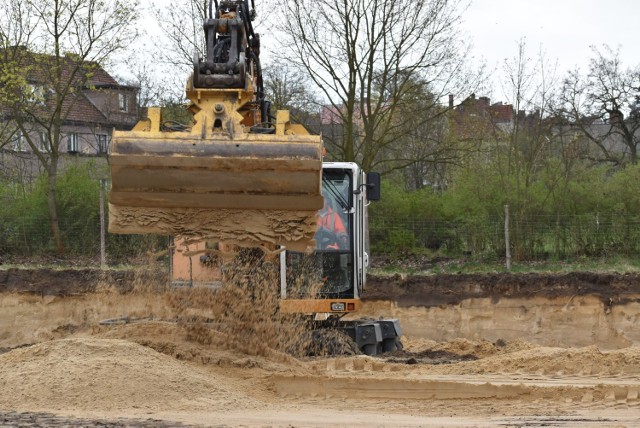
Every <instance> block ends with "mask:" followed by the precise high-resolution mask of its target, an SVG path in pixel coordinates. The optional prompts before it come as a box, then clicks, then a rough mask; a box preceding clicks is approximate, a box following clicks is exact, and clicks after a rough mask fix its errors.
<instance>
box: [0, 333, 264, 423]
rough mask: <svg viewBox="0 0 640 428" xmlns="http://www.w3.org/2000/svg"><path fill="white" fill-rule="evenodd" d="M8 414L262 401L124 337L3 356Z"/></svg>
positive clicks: (0, 401) (0, 383) (1, 399)
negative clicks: (37, 410) (47, 410)
mask: <svg viewBox="0 0 640 428" xmlns="http://www.w3.org/2000/svg"><path fill="white" fill-rule="evenodd" d="M0 389H2V394H0V408H3V409H29V410H33V409H34V408H38V409H49V410H61V409H70V408H71V409H77V410H91V409H102V410H106V411H110V410H119V409H132V408H133V409H149V410H152V411H154V410H170V409H176V410H179V409H183V408H189V409H206V408H210V407H211V406H215V407H216V408H217V409H220V410H223V409H234V408H237V406H238V405H240V404H241V405H242V406H243V407H245V408H247V407H254V406H255V405H256V404H257V403H256V402H255V400H253V399H251V398H250V397H248V396H247V395H246V394H244V393H242V391H239V390H238V388H237V385H234V384H233V383H232V382H231V381H230V380H229V379H226V378H223V377H221V376H220V375H216V374H214V373H211V372H210V371H207V370H204V369H202V368H199V367H197V366H194V365H191V364H189V363H185V362H181V361H178V360H176V359H175V358H172V357H169V356H166V355H163V354H160V353H158V352H156V351H154V350H152V349H150V348H147V347H144V346H141V345H138V344H135V343H132V342H128V341H124V340H117V339H96V338H74V339H63V340H57V341H52V342H44V343H40V344H37V345H34V346H31V347H26V348H19V349H14V350H13V351H10V352H8V353H5V354H2V355H0Z"/></svg>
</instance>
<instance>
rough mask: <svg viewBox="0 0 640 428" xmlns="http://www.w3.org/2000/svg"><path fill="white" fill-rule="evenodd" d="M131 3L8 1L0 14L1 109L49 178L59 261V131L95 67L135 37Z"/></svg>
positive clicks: (60, 246) (51, 209) (61, 0)
mask: <svg viewBox="0 0 640 428" xmlns="http://www.w3.org/2000/svg"><path fill="white" fill-rule="evenodd" d="M136 6H137V4H136V2H135V1H126V2H125V1H120V0H114V1H110V2H104V1H101V0H53V1H48V0H7V1H6V2H5V3H3V5H2V6H1V11H0V14H1V15H2V16H0V46H1V52H0V67H2V71H3V73H2V74H0V106H1V107H2V111H3V112H4V114H5V118H9V119H10V120H11V122H12V123H13V124H15V127H16V129H17V130H18V131H19V132H20V135H21V138H24V141H25V143H26V144H27V145H28V147H29V148H30V151H31V152H32V153H34V155H35V156H36V158H37V160H38V161H39V163H40V164H41V166H42V168H43V169H44V171H45V173H46V175H47V201H48V208H49V219H50V223H51V230H52V234H53V237H54V241H55V245H56V250H57V252H58V253H62V252H63V251H64V246H63V240H62V236H61V232H60V228H59V224H58V210H57V197H56V180H57V176H58V161H59V158H60V146H61V127H62V126H63V124H64V123H65V121H66V120H67V118H68V115H69V112H70V111H72V108H73V106H74V105H75V103H76V102H77V100H78V97H77V96H76V92H77V91H78V89H80V88H83V87H87V86H88V85H90V84H91V77H92V75H93V72H94V71H95V70H96V67H97V65H98V64H104V63H105V62H106V61H107V60H108V59H109V58H110V57H111V55H113V54H114V53H116V52H118V51H121V50H124V49H125V48H126V47H127V46H128V44H129V43H130V41H131V40H132V39H133V38H134V37H135V35H136V31H135V29H134V24H135V20H136V18H137V10H136Z"/></svg>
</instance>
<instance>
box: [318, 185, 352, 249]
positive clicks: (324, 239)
mask: <svg viewBox="0 0 640 428" xmlns="http://www.w3.org/2000/svg"><path fill="white" fill-rule="evenodd" d="M322 196H323V197H324V206H323V207H322V209H321V210H320V211H319V212H318V231H317V232H316V235H315V240H316V243H317V248H318V249H319V250H341V249H348V248H349V235H347V229H346V228H345V226H344V222H343V221H342V218H341V217H340V214H338V213H337V212H336V211H335V210H334V209H333V208H332V205H333V204H332V201H333V198H332V197H331V195H330V194H329V192H327V191H326V190H323V191H322Z"/></svg>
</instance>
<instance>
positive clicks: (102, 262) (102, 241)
mask: <svg viewBox="0 0 640 428" xmlns="http://www.w3.org/2000/svg"><path fill="white" fill-rule="evenodd" d="M105 184H106V180H103V179H101V180H100V269H102V270H105V269H106V268H107V254H106V248H105V247H106V246H105V230H104V188H105Z"/></svg>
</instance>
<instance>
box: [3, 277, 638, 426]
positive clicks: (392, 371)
mask: <svg viewBox="0 0 640 428" xmlns="http://www.w3.org/2000/svg"><path fill="white" fill-rule="evenodd" d="M575 278H578V279H575ZM589 278H590V279H589ZM157 279H158V277H157V276H154V275H153V274H151V275H133V274H119V275H115V276H113V275H112V276H109V277H105V276H100V275H97V276H96V274H95V273H91V272H89V271H87V272H80V273H79V272H78V271H74V272H69V273H64V272H63V273H60V272H57V273H53V272H43V271H36V272H33V271H32V272H29V271H21V272H19V271H11V272H9V271H4V272H2V273H1V274H0V351H2V353H0V390H1V391H2V394H0V425H1V424H2V421H3V420H4V421H5V422H4V424H5V425H7V424H10V425H11V424H12V425H24V426H29V425H26V424H25V423H23V421H24V420H26V419H29V420H40V421H44V422H40V425H38V423H35V425H30V426H50V425H72V426H73V425H82V426H100V424H103V425H104V424H105V423H107V422H109V423H111V424H112V426H131V425H134V426H135V425H139V426H160V425H163V424H164V426H172V425H177V424H183V425H199V426H321V427H328V426H363V427H364V426H549V425H551V426H638V425H640V397H639V392H640V340H638V336H637V333H636V332H635V330H636V326H637V322H636V321H637V318H638V316H639V315H640V310H639V309H638V308H639V306H638V298H639V294H638V293H637V290H636V287H638V281H637V279H638V278H636V277H633V276H620V275H617V276H616V275H612V276H609V277H608V279H607V278H605V279H603V278H601V277H597V276H577V277H575V276H574V280H572V279H570V278H567V277H556V280H555V282H554V281H553V278H551V277H550V276H542V277H538V278H533V277H529V278H527V279H526V281H525V280H522V278H521V277H518V276H499V275H498V276H495V277H493V276H483V277H456V278H439V279H433V278H430V279H423V280H420V279H417V278H384V279H383V278H378V279H373V280H372V281H371V282H370V292H369V294H368V296H369V297H368V299H366V300H365V307H364V310H363V313H365V314H367V315H370V316H385V317H389V316H394V317H398V318H399V319H400V321H401V324H402V325H403V328H404V329H405V336H404V337H403V344H404V350H402V351H397V352H395V353H393V354H388V355H383V356H380V357H367V356H363V355H357V356H337V357H336V356H334V357H303V356H297V357H295V356H292V355H291V354H290V351H291V349H290V347H291V345H292V343H296V342H295V341H293V342H291V340H288V341H287V340H284V339H291V336H295V335H297V334H299V332H298V331H297V330H296V329H297V325H290V324H286V323H284V322H283V321H282V320H279V321H278V322H275V320H274V318H273V317H272V315H271V312H264V311H263V308H260V307H253V308H252V307H251V306H250V305H247V304H240V303H239V302H238V304H237V307H232V306H236V305H234V303H233V302H234V299H244V298H245V297H246V296H243V295H241V294H237V293H236V294H233V295H231V294H229V295H217V296H216V297H215V298H214V297H212V295H211V293H210V292H209V291H208V290H167V289H165V288H164V287H163V286H162V285H158V283H157ZM445 279H449V281H445ZM523 281H524V282H523ZM447 283H448V284H449V286H448V288H446V284H447ZM525 283H526V284H525ZM408 284H409V285H408ZM434 284H439V285H437V286H435V285H434ZM554 284H558V286H556V287H555V291H554ZM585 284H588V285H589V286H586V285H585ZM612 284H614V286H612ZM541 285H544V287H541ZM527 289H528V291H527ZM540 289H542V290H543V291H537V292H536V290H540ZM612 289H613V291H612ZM384 290H386V292H385V291H384ZM407 290H409V291H410V293H409V291H407ZM446 290H449V291H448V292H447V291H446ZM446 293H448V294H446ZM438 294H446V295H447V296H449V297H448V299H449V300H448V301H446V302H443V301H442V298H441V297H440V300H438ZM408 295H410V299H409V298H406V297H407V296H408ZM454 295H455V296H457V297H456V298H455V299H454V298H453V297H452V296H454ZM403 296H404V297H403ZM267 301H268V299H267ZM410 301H411V303H409V302H410ZM220 302H221V303H220ZM244 303H246V302H244ZM270 304H271V303H270ZM266 306H268V305H266ZM265 314H268V316H266V315H265ZM234 319H235V320H237V321H238V323H237V325H236V326H235V327H233V328H230V327H229V324H233V323H234ZM549 320H550V321H549ZM256 324H258V325H259V327H257V326H256ZM567 326H568V327H567ZM496 331H497V333H496ZM509 334H510V335H509ZM610 336H615V337H616V339H615V340H610V339H608V337H610ZM285 351H289V352H285ZM3 418H4V419H3Z"/></svg>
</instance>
